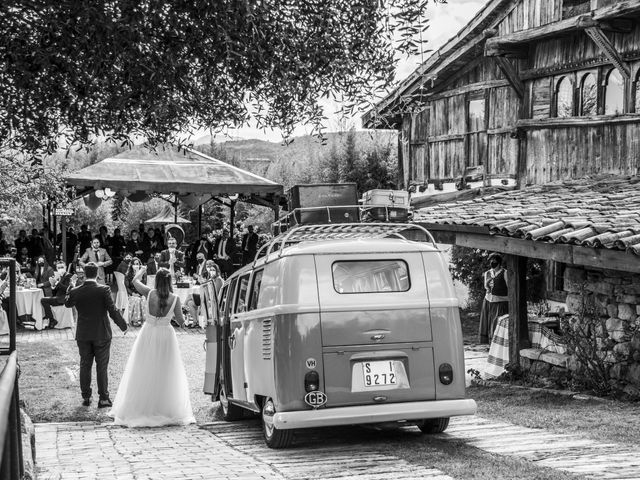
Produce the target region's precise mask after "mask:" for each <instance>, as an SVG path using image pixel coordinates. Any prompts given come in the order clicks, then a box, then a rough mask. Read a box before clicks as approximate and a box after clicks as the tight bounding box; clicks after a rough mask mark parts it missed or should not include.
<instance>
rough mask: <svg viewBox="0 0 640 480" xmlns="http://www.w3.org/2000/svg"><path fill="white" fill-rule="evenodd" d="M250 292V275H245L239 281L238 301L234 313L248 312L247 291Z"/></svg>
mask: <svg viewBox="0 0 640 480" xmlns="http://www.w3.org/2000/svg"><path fill="white" fill-rule="evenodd" d="M248 290H249V274H248V273H247V274H246V275H243V276H242V277H240V280H239V281H238V299H237V300H236V305H235V307H236V308H235V309H234V310H233V312H234V313H242V312H246V311H247V291H248Z"/></svg>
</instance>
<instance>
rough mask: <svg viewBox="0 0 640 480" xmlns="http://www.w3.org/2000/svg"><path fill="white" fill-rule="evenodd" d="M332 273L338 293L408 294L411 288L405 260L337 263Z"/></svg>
mask: <svg viewBox="0 0 640 480" xmlns="http://www.w3.org/2000/svg"><path fill="white" fill-rule="evenodd" d="M332 271H333V288H335V290H336V292H338V293H378V292H406V291H407V290H409V288H411V282H410V280H409V268H408V267H407V264H406V262H405V261H404V260H366V261H344V262H335V263H334V264H333V265H332Z"/></svg>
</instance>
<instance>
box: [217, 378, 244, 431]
mask: <svg viewBox="0 0 640 480" xmlns="http://www.w3.org/2000/svg"><path fill="white" fill-rule="evenodd" d="M220 410H221V411H222V419H223V420H224V421H225V422H233V421H235V420H240V419H241V418H242V417H243V413H244V412H243V410H242V408H240V407H239V406H237V405H234V404H233V403H231V402H230V401H229V398H227V389H226V388H225V386H224V385H222V384H221V385H220Z"/></svg>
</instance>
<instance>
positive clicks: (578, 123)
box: [517, 113, 640, 129]
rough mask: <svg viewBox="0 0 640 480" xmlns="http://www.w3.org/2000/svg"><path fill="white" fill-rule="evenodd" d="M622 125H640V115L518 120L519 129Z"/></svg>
mask: <svg viewBox="0 0 640 480" xmlns="http://www.w3.org/2000/svg"><path fill="white" fill-rule="evenodd" d="M621 123H640V114H637V113H627V114H624V115H620V116H617V117H611V116H610V115H597V116H595V117H567V118H536V119H522V120H518V124H517V127H518V128H524V129H538V128H567V127H581V128H582V127H595V126H598V125H614V124H621Z"/></svg>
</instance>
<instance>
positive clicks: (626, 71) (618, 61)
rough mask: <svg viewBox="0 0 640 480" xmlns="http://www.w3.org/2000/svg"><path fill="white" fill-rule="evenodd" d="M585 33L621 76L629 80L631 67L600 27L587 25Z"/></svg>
mask: <svg viewBox="0 0 640 480" xmlns="http://www.w3.org/2000/svg"><path fill="white" fill-rule="evenodd" d="M585 31H586V32H587V35H589V37H590V38H591V40H593V43H595V44H596V45H597V46H598V48H599V49H600V50H602V53H604V54H605V55H606V56H607V58H608V59H609V61H610V62H611V63H613V65H614V66H615V67H616V68H617V69H618V70H619V71H620V73H622V76H623V77H624V78H625V79H627V80H629V79H630V78H631V69H630V68H629V65H627V64H626V63H625V62H624V61H623V60H622V57H621V56H620V54H619V53H618V51H617V50H616V47H615V46H614V45H613V43H611V40H609V37H607V36H606V35H605V33H604V32H603V31H602V29H601V28H600V27H589V28H587V29H585Z"/></svg>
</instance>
